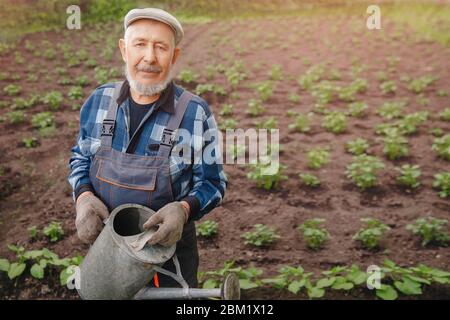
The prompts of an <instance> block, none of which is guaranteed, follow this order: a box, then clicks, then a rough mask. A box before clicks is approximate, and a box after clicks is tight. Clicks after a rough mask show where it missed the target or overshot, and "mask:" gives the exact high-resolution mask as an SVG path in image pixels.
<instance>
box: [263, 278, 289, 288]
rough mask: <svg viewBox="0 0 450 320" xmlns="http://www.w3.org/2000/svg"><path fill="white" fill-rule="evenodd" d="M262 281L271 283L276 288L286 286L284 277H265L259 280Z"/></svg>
mask: <svg viewBox="0 0 450 320" xmlns="http://www.w3.org/2000/svg"><path fill="white" fill-rule="evenodd" d="M261 282H262V283H268V284H273V285H274V287H276V288H284V287H285V286H286V279H285V278H284V277H279V278H266V279H262V280H261Z"/></svg>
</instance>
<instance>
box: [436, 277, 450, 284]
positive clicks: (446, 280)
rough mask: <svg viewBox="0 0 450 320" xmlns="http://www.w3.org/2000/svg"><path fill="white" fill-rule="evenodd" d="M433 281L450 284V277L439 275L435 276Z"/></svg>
mask: <svg viewBox="0 0 450 320" xmlns="http://www.w3.org/2000/svg"><path fill="white" fill-rule="evenodd" d="M433 281H435V282H437V283H440V284H447V283H449V284H450V279H448V278H439V277H433Z"/></svg>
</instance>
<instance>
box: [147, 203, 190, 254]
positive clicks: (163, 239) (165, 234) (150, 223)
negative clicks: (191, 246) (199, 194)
mask: <svg viewBox="0 0 450 320" xmlns="http://www.w3.org/2000/svg"><path fill="white" fill-rule="evenodd" d="M187 216H188V213H187V211H186V208H185V207H184V206H183V205H182V204H181V203H180V202H171V203H168V204H166V205H165V206H164V207H162V208H161V209H159V210H158V211H157V212H156V213H155V214H154V215H153V216H151V217H150V218H149V219H148V220H147V222H145V223H144V229H146V230H148V229H150V228H152V227H154V226H156V225H157V224H159V228H158V231H156V232H155V233H154V234H153V235H152V236H151V238H150V239H149V240H148V242H147V243H148V244H149V245H155V244H157V243H158V244H160V245H162V246H165V247H170V246H172V245H174V244H175V243H177V241H178V240H180V239H181V234H182V233H183V227H184V224H185V223H186V220H187Z"/></svg>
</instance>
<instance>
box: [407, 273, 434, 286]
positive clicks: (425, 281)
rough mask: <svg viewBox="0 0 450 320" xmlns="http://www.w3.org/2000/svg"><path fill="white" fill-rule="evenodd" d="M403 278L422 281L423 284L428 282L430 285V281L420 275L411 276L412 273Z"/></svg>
mask: <svg viewBox="0 0 450 320" xmlns="http://www.w3.org/2000/svg"><path fill="white" fill-rule="evenodd" d="M404 278H408V279H411V280H412V281H415V282H418V283H424V284H428V285H430V284H431V282H430V281H428V280H427V279H424V278H422V277H418V276H412V275H409V274H408V275H405V276H404Z"/></svg>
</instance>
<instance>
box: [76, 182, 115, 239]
mask: <svg viewBox="0 0 450 320" xmlns="http://www.w3.org/2000/svg"><path fill="white" fill-rule="evenodd" d="M76 211H77V217H76V219H75V226H76V228H77V233H78V238H80V240H81V241H82V242H84V243H87V244H91V243H93V242H94V241H95V239H96V238H97V236H98V235H99V234H100V232H101V231H102V229H103V220H104V219H106V218H108V216H109V211H108V208H106V206H105V205H104V204H103V202H102V201H101V200H100V199H99V198H97V197H96V196H95V195H94V194H93V193H92V192H90V191H86V192H83V193H82V194H81V195H80V196H79V197H78V199H77V203H76Z"/></svg>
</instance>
